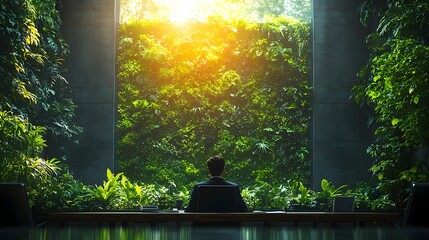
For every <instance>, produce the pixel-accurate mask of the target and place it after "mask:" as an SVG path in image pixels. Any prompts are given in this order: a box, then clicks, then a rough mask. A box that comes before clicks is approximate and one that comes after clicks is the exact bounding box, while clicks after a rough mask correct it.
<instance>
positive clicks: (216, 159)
mask: <svg viewBox="0 0 429 240" xmlns="http://www.w3.org/2000/svg"><path fill="white" fill-rule="evenodd" d="M207 166H208V168H209V171H210V174H211V175H212V176H220V175H222V173H223V169H224V168H225V159H224V158H223V157H221V156H217V155H216V156H213V157H211V158H209V160H207Z"/></svg>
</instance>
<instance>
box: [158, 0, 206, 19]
mask: <svg viewBox="0 0 429 240" xmlns="http://www.w3.org/2000/svg"><path fill="white" fill-rule="evenodd" d="M154 2H155V4H156V5H157V6H158V7H160V8H162V9H165V12H166V13H165V14H166V16H167V18H168V19H169V20H170V21H172V22H175V23H184V22H186V21H189V20H196V19H197V18H198V14H201V11H199V10H198V7H199V6H201V3H202V2H206V1H201V0H155V1H154Z"/></svg>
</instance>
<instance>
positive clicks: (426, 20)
mask: <svg viewBox="0 0 429 240" xmlns="http://www.w3.org/2000/svg"><path fill="white" fill-rule="evenodd" d="M362 6H363V7H362V20H363V22H364V23H367V21H369V20H372V18H375V19H376V20H377V21H378V26H377V29H376V31H375V32H374V33H372V34H371V35H370V36H369V37H368V43H369V46H370V50H371V55H370V59H369V61H368V63H367V65H366V66H365V67H363V68H362V69H361V71H360V73H359V82H358V83H357V84H356V86H355V87H354V89H353V94H354V96H355V98H356V100H357V101H358V102H360V103H362V104H367V105H369V106H370V107H371V108H372V109H373V110H374V113H373V115H372V116H371V118H370V123H373V124H374V125H375V128H376V130H375V135H376V137H377V138H376V140H375V142H374V143H373V144H372V145H371V146H370V147H369V148H368V152H369V154H371V156H372V157H373V158H374V164H373V167H372V168H371V171H372V172H373V173H374V175H375V176H376V177H377V179H378V180H379V183H380V184H379V189H380V190H381V191H382V192H388V193H391V194H392V196H394V199H395V201H396V202H397V204H398V206H403V203H404V202H405V201H404V198H405V197H406V192H405V190H406V189H407V188H409V187H410V185H411V183H414V182H421V181H428V180H429V104H428V103H429V3H428V2H427V1H425V0H417V1H416V0H413V1H409V0H396V1H390V0H387V1H385V4H384V5H382V7H381V8H380V7H379V8H376V7H375V6H374V5H372V1H364V3H363V5H362Z"/></svg>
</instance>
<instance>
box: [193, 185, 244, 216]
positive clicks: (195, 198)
mask: <svg viewBox="0 0 429 240" xmlns="http://www.w3.org/2000/svg"><path fill="white" fill-rule="evenodd" d="M200 185H233V186H236V187H237V189H238V191H237V196H236V199H237V206H236V209H237V211H238V212H247V211H248V210H247V205H246V203H245V202H244V200H243V197H242V196H241V193H240V188H239V186H238V184H236V183H232V182H228V181H225V180H223V178H220V177H212V178H210V179H209V180H207V181H204V182H200V183H197V184H196V185H195V186H194V188H193V189H192V193H191V199H190V200H189V204H188V206H187V207H186V209H185V211H186V212H197V202H198V186H200Z"/></svg>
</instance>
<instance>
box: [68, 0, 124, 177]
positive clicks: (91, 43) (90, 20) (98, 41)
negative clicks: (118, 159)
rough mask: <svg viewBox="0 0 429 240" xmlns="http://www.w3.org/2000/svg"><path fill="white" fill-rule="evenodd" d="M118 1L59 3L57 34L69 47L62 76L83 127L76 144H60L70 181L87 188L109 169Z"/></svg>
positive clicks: (112, 145)
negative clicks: (69, 172)
mask: <svg viewBox="0 0 429 240" xmlns="http://www.w3.org/2000/svg"><path fill="white" fill-rule="evenodd" d="M117 2H119V0H117V1H115V0H62V1H61V3H62V6H61V9H60V11H61V15H62V34H63V37H64V39H65V41H66V42H67V44H68V45H69V47H70V51H71V55H70V56H69V57H68V58H67V59H66V67H67V69H68V72H67V73H65V75H64V76H65V78H66V79H67V81H69V83H70V86H71V89H72V96H71V97H72V98H73V99H74V102H75V103H76V104H77V122H78V124H79V125H80V126H82V127H83V128H84V132H83V133H82V134H81V135H80V136H79V139H78V140H79V143H78V144H70V145H68V146H66V154H67V159H68V163H69V166H70V169H71V171H72V172H73V173H74V175H75V177H76V178H78V179H80V180H82V181H84V182H85V183H88V184H94V183H97V184H100V183H102V181H103V180H104V179H106V169H107V168H110V169H112V170H113V168H114V158H115V137H114V134H115V116H116V104H115V102H116V101H115V98H116V81H115V79H116V71H115V52H116V26H117V19H118V15H117V12H118V8H117V6H116V5H117Z"/></svg>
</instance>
